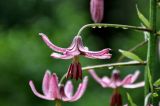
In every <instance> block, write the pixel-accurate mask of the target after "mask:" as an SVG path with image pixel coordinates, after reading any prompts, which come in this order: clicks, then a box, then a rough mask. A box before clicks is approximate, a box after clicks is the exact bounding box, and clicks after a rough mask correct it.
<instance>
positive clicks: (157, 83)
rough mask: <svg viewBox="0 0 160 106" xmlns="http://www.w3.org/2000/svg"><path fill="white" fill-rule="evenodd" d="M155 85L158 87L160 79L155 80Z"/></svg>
mask: <svg viewBox="0 0 160 106" xmlns="http://www.w3.org/2000/svg"><path fill="white" fill-rule="evenodd" d="M153 85H154V86H156V87H158V86H160V79H158V80H157V81H155V82H154V84H153Z"/></svg>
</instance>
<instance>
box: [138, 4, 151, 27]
mask: <svg viewBox="0 0 160 106" xmlns="http://www.w3.org/2000/svg"><path fill="white" fill-rule="evenodd" d="M136 9H137V14H138V17H139V19H140V20H141V21H142V23H143V24H144V25H145V26H146V27H148V28H150V23H149V21H148V19H147V18H146V17H145V16H144V15H143V14H142V13H141V12H140V11H139V9H138V6H137V5H136Z"/></svg>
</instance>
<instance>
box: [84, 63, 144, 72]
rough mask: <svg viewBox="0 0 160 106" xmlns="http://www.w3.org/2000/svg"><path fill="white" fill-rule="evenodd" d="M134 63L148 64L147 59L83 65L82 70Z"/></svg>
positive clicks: (131, 64)
mask: <svg viewBox="0 0 160 106" xmlns="http://www.w3.org/2000/svg"><path fill="white" fill-rule="evenodd" d="M133 65H146V61H144V62H139V61H128V62H119V63H110V64H101V65H93V66H87V67H82V70H88V69H96V68H105V67H107V68H112V67H116V66H118V67H120V66H133Z"/></svg>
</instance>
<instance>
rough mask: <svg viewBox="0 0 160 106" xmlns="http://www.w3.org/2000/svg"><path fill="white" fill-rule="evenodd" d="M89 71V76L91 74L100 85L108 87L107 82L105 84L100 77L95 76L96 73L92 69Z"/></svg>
mask: <svg viewBox="0 0 160 106" xmlns="http://www.w3.org/2000/svg"><path fill="white" fill-rule="evenodd" d="M89 73H90V74H91V76H92V77H93V78H94V79H95V80H96V81H97V82H98V83H99V84H100V85H101V86H102V87H104V88H105V87H108V84H106V83H105V82H103V81H102V79H101V78H99V77H98V76H97V74H96V73H95V72H94V70H93V69H90V70H89Z"/></svg>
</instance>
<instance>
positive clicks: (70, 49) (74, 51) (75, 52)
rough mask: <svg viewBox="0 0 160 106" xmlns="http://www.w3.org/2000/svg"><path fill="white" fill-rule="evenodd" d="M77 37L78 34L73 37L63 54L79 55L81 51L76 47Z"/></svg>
mask: <svg viewBox="0 0 160 106" xmlns="http://www.w3.org/2000/svg"><path fill="white" fill-rule="evenodd" d="M78 38H79V37H78V36H75V37H74V39H73V42H72V44H71V46H70V47H68V48H67V49H66V51H65V52H64V54H65V55H74V56H77V55H80V53H81V52H80V51H79V48H78V41H77V40H78Z"/></svg>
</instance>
